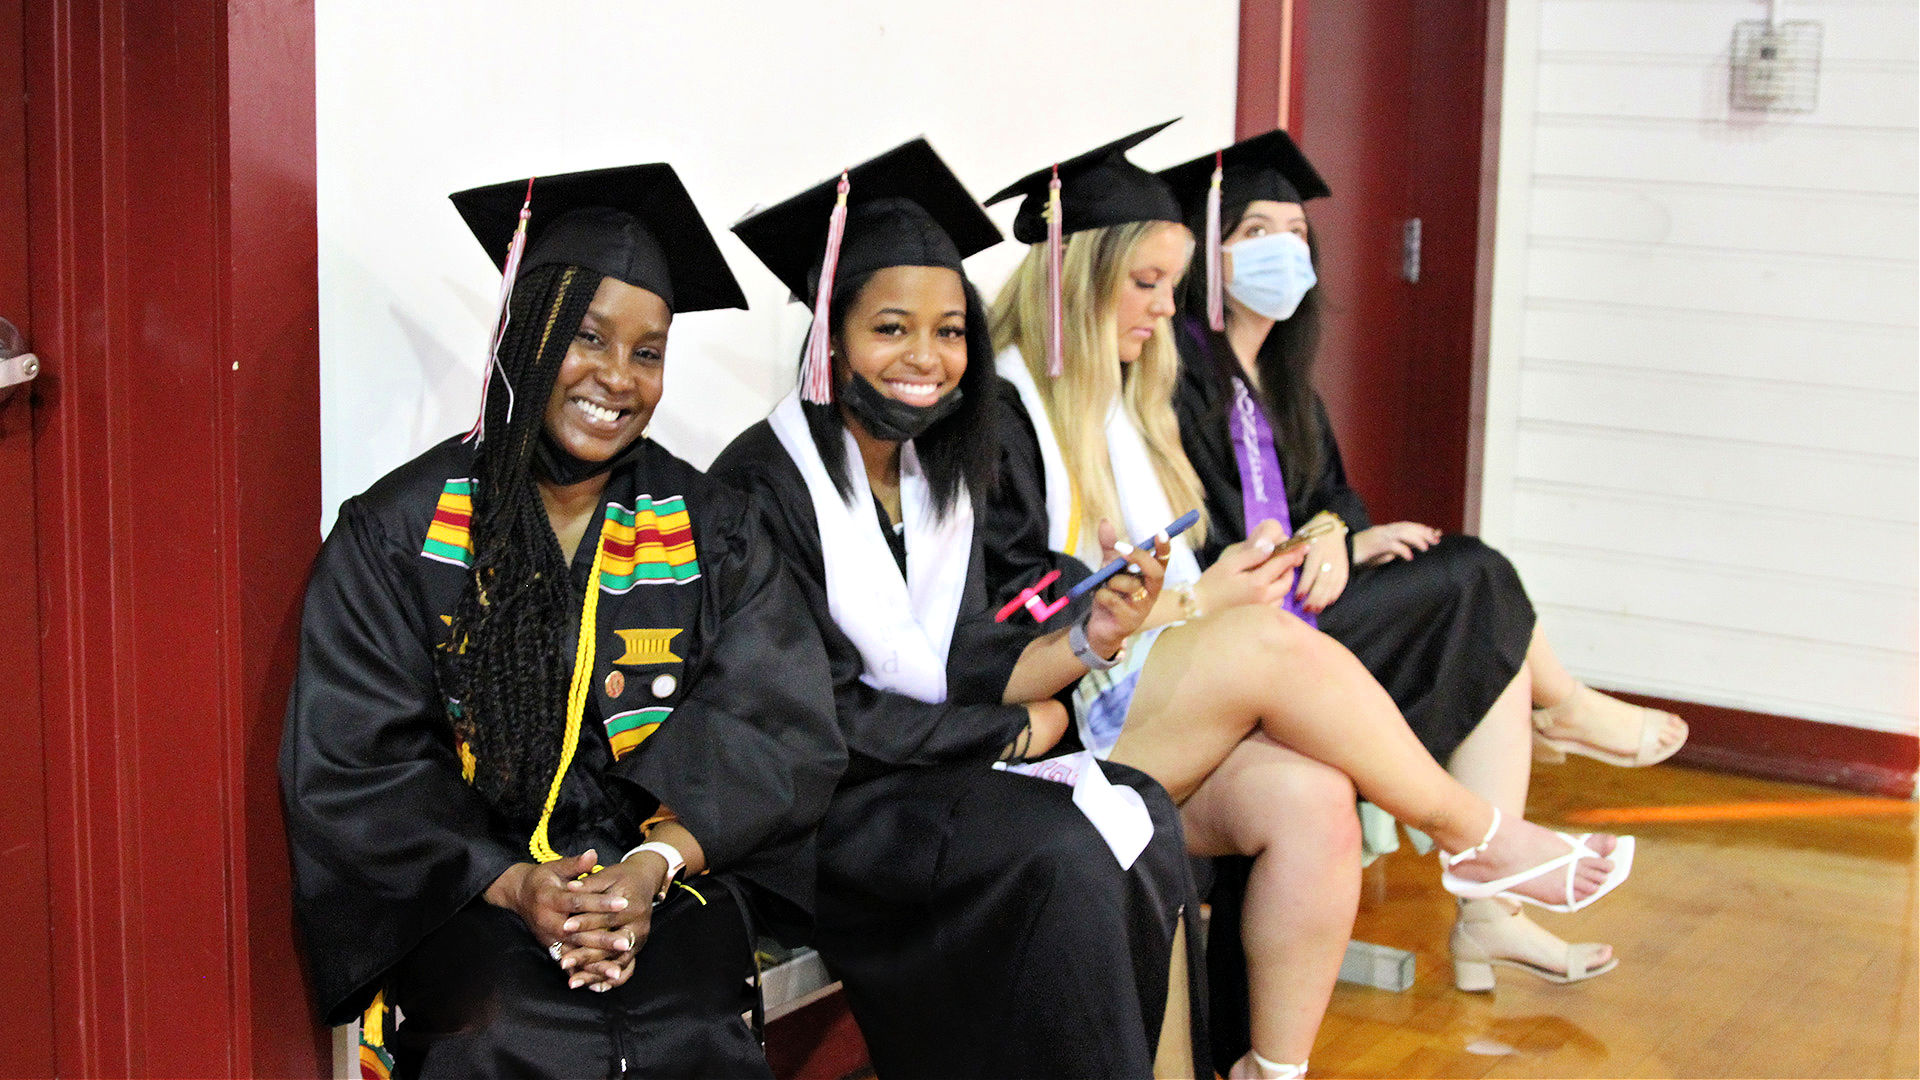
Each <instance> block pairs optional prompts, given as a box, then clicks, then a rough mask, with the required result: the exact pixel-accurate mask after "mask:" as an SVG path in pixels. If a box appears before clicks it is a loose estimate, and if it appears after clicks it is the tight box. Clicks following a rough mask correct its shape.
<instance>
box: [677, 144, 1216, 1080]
mask: <svg viewBox="0 0 1920 1080" xmlns="http://www.w3.org/2000/svg"><path fill="white" fill-rule="evenodd" d="M844 183H845V190H846V192H847V195H846V200H847V202H846V206H847V210H846V212H845V223H844V227H843V229H844V233H843V237H839V236H835V237H830V234H831V233H833V232H834V231H835V229H834V227H833V226H832V225H831V221H832V219H833V218H834V216H835V215H834V206H835V201H836V187H837V186H839V185H838V184H837V183H836V182H834V181H829V182H827V183H825V184H822V185H820V186H818V187H816V188H813V189H811V190H809V191H807V192H804V193H802V194H800V195H798V196H795V197H794V198H792V199H789V200H787V201H786V202H784V203H781V204H780V205H778V206H775V207H773V208H772V209H769V210H766V211H764V212H762V213H760V214H758V215H756V216H754V217H751V218H749V219H747V220H746V221H743V222H741V223H740V224H739V225H737V226H735V231H736V232H737V233H738V234H739V235H740V237H741V239H742V240H744V241H745V242H746V243H747V245H748V247H749V248H751V249H752V250H753V251H754V253H755V254H756V255H758V256H760V258H761V259H762V261H764V262H765V263H766V264H767V266H768V267H769V268H770V269H771V270H773V271H774V273H775V274H776V275H777V276H778V277H779V278H780V280H781V281H782V282H783V283H784V284H786V285H787V286H788V287H789V288H790V289H791V290H792V291H793V293H794V295H795V296H796V297H806V298H808V299H812V300H814V301H815V303H816V306H817V310H818V312H819V314H820V315H821V316H823V317H822V318H821V319H820V320H819V321H817V322H816V324H815V333H816V334H819V335H821V336H819V337H815V338H813V339H812V342H813V343H817V344H818V346H819V348H818V349H817V350H811V349H810V355H809V357H808V359H807V363H806V364H805V365H804V367H805V371H804V373H803V376H802V387H801V388H800V389H799V390H796V391H795V393H794V394H793V395H790V396H789V397H788V398H787V399H786V400H785V401H783V402H782V403H781V404H780V405H779V407H778V408H776V409H775V411H774V413H773V415H772V416H771V417H769V418H768V420H766V421H763V422H761V423H759V424H755V425H754V426H752V427H751V428H749V429H747V431H746V432H744V433H743V434H742V435H741V436H740V437H739V438H737V439H736V440H735V441H734V442H733V444H732V445H731V446H729V447H728V448H727V450H726V451H725V452H724V453H722V454H721V455H720V458H719V459H718V460H717V461H716V462H715V464H714V473H715V475H716V476H720V477H724V478H727V479H729V480H731V481H733V482H735V483H738V484H740V485H742V486H743V487H745V488H746V489H748V490H750V491H751V492H752V493H753V495H754V500H755V503H756V505H758V506H759V507H760V508H761V510H762V512H763V513H764V514H765V515H766V517H767V522H768V531H769V532H770V533H772V534H774V535H775V536H777V537H778V542H779V544H780V546H781V548H782V550H783V551H784V552H785V553H786V555H787V558H788V559H789V560H790V561H791V562H792V564H793V566H794V568H795V572H796V576H798V577H799V578H800V579H801V583H802V588H803V591H804V592H805V594H806V596H807V598H808V600H809V601H810V603H811V604H812V607H813V610H814V611H815V612H816V614H817V615H818V617H819V619H820V622H821V631H822V633H823V635H824V637H825V639H826V642H827V652H828V656H829V658H830V660H831V663H832V667H833V676H834V693H835V699H836V701H837V704H838V711H839V717H840V723H841V725H842V726H843V728H844V729H845V732H846V738H847V745H848V752H849V755H850V759H851V760H850V764H849V768H848V772H847V775H846V778H845V780H844V782H843V783H842V785H841V787H840V789H839V791H838V792H837V793H836V794H835V796H834V800H833V805H832V808H831V809H830V810H829V812H828V814H827V817H826V820H825V821H824V822H823V823H822V825H821V829H820V836H819V847H820V856H819V860H820V861H819V865H820V883H819V901H818V908H817V916H818V917H817V943H818V945H819V948H820V951H821V953H822V955H823V956H824V957H825V958H826V960H827V962H828V964H829V966H830V968H831V969H832V970H833V972H834V973H835V974H836V975H837V976H838V977H839V978H840V979H841V980H842V981H843V982H844V984H845V986H846V990H847V994H848V999H849V1002H850V1004H851V1006H852V1008H853V1012H854V1015H855V1017H856V1018H857V1020H858V1021H859V1023H860V1027H861V1031H862V1032H863V1034H864V1035H865V1037H866V1041H867V1045H868V1047H869V1049H870V1050H871V1052H872V1055H873V1063H874V1067H875V1070H876V1071H877V1072H878V1074H879V1075H880V1076H881V1077H883V1078H889V1077H915V1076H919V1077H1012V1076H1021V1077H1051V1076H1061V1077H1064V1076H1085V1077H1144V1076H1147V1075H1150V1074H1151V1073H1152V1072H1153V1071H1154V1065H1155V1062H1156V1050H1157V1048H1158V1050H1159V1052H1160V1054H1161V1055H1162V1056H1161V1061H1162V1062H1163V1065H1164V1067H1165V1068H1166V1069H1167V1070H1169V1071H1170V1072H1171V1073H1172V1074H1175V1075H1183V1076H1184V1075H1200V1076H1206V1075H1211V1070H1210V1069H1209V1068H1208V1066H1207V1063H1206V1061H1205V1059H1204V1058H1201V1059H1198V1060H1196V1059H1194V1058H1192V1057H1191V1056H1189V1054H1190V1049H1189V1048H1191V1047H1204V1045H1205V1040H1204V1039H1201V1038H1197V1037H1195V1035H1194V1033H1193V1031H1192V1029H1191V1027H1190V1025H1191V1024H1192V1023H1195V1022H1197V1021H1198V1019H1199V1018H1200V1017H1201V1016H1203V1015H1204V1012H1203V1010H1201V1009H1198V1008H1194V1007H1192V1006H1191V1004H1190V1002H1189V1001H1188V1000H1187V998H1186V996H1185V995H1184V994H1183V993H1181V992H1180V990H1179V989H1178V986H1179V984H1180V983H1182V982H1183V981H1184V977H1183V974H1182V975H1171V974H1170V967H1174V968H1176V969H1177V970H1178V971H1180V972H1182V973H1183V972H1184V970H1185V967H1186V961H1188V960H1189V959H1191V957H1190V956H1189V954H1188V953H1187V952H1185V951H1183V952H1182V953H1181V955H1180V960H1181V963H1179V964H1177V965H1171V964H1170V961H1171V960H1172V958H1173V954H1174V950H1175V949H1177V948H1180V949H1186V948H1192V947H1197V944H1198V942H1197V935H1196V934H1193V933H1189V932H1186V931H1183V930H1182V927H1183V926H1186V927H1193V926H1195V925H1197V924H1196V923H1195V921H1194V920H1195V917H1196V915H1197V901H1196V898H1195V897H1194V895H1193V884H1192V877H1191V874H1190V871H1189V868H1188V866H1187V861H1186V857H1185V854H1184V846H1183V842H1182V838H1181V833H1180V825H1179V819H1178V816H1177V814H1176V812H1175V810H1174V807H1173V805H1172V803H1171V802H1170V801H1169V800H1168V798H1167V795H1166V793H1165V792H1164V791H1163V790H1162V789H1161V788H1160V787H1159V785H1157V784H1155V783H1154V782H1153V781H1152V780H1151V779H1149V778H1148V777H1146V776H1145V775H1143V774H1141V773H1139V772H1138V771H1136V770H1133V769H1129V768H1126V767H1124V766H1117V765H1106V766H1102V765H1100V764H1099V763H1097V762H1093V761H1092V760H1091V758H1090V757H1087V756H1085V755H1082V756H1081V757H1079V758H1077V759H1072V758H1070V759H1067V764H1068V765H1071V766H1077V767H1078V768H1080V769H1081V770H1083V773H1082V775H1083V777H1084V779H1083V780H1082V782H1081V784H1079V785H1078V786H1069V785H1068V784H1065V783H1061V782H1057V781H1055V780H1052V779H1044V778H1039V777H1036V776H1031V775H1022V774H1020V773H1018V772H1010V771H997V770H996V769H995V768H994V767H993V766H994V764H995V762H1006V761H1014V762H1015V763H1016V764H1018V762H1019V760H1020V759H1024V758H1038V757H1041V756H1043V755H1045V754H1047V753H1048V752H1050V751H1053V750H1055V749H1056V746H1055V744H1056V743H1057V742H1058V741H1059V740H1060V739H1061V736H1062V734H1063V732H1064V731H1065V729H1066V727H1067V717H1066V713H1065V710H1064V709H1063V708H1062V707H1061V705H1060V704H1059V703H1058V702H1056V701H1053V700H1051V696H1052V695H1053V694H1055V693H1057V692H1058V691H1059V690H1060V689H1061V688H1062V687H1064V686H1066V685H1067V684H1068V683H1070V682H1071V681H1072V680H1073V679H1075V678H1076V677H1078V676H1079V675H1081V674H1084V673H1085V671H1086V667H1085V665H1084V664H1083V663H1082V662H1081V661H1080V660H1078V659H1076V657H1075V654H1074V652H1073V651H1072V648H1073V644H1072V642H1070V641H1069V640H1068V639H1069V638H1070V637H1071V636H1072V635H1073V634H1075V633H1079V632H1082V631H1084V634H1085V636H1086V638H1087V640H1088V641H1090V642H1092V643H1093V644H1092V645H1091V646H1090V647H1091V648H1095V649H1100V648H1104V649H1106V650H1107V651H1108V652H1111V650H1112V647H1113V644H1115V643H1117V642H1118V641H1119V640H1120V639H1122V638H1124V637H1125V636H1126V633H1127V631H1128V628H1129V626H1130V623H1131V622H1137V620H1138V613H1139V612H1140V611H1141V610H1144V607H1145V606H1146V605H1149V604H1150V603H1151V599H1152V594H1153V591H1155V590H1156V589H1157V577H1151V580H1149V576H1151V575H1154V574H1155V573H1157V564H1153V565H1152V566H1150V567H1146V568H1143V570H1142V574H1143V575H1147V576H1143V577H1135V576H1134V575H1131V574H1123V575H1121V576H1119V577H1117V578H1115V579H1114V580H1113V581H1112V582H1110V583H1109V584H1108V585H1107V586H1105V587H1103V588H1102V589H1101V590H1100V591H1099V592H1098V593H1096V594H1095V599H1093V600H1092V601H1091V602H1090V603H1089V602H1083V603H1081V604H1077V605H1073V606H1070V607H1067V608H1065V609H1064V610H1062V611H1059V612H1056V613H1054V614H1053V615H1052V617H1051V618H1050V619H1048V620H1047V622H1046V624H1045V625H1044V626H1036V625H1035V623H1034V621H1033V619H1032V618H1030V617H1029V615H1028V613H1027V612H1026V611H1019V612H1017V617H1016V618H1014V619H1009V620H1007V621H1004V622H996V621H995V619H994V614H995V612H996V609H997V608H999V607H1000V606H1001V605H1002V604H1003V603H1004V602H1006V601H1007V600H1009V599H1012V598H1015V597H1017V594H1018V593H1019V592H1020V590H1022V589H1023V588H1025V587H1026V586H1029V585H1032V584H1034V583H1035V581H1036V580H1037V579H1038V578H1039V577H1040V576H1041V574H1042V572H1043V571H1048V570H1058V571H1060V572H1061V573H1062V574H1063V575H1064V577H1063V578H1062V579H1061V580H1059V581H1058V582H1057V584H1056V585H1055V586H1054V587H1053V588H1051V589H1049V590H1047V593H1046V595H1047V596H1053V595H1057V594H1058V593H1059V592H1060V591H1061V590H1062V589H1063V588H1064V587H1065V586H1067V585H1070V584H1071V583H1073V582H1075V581H1078V580H1079V579H1080V578H1082V577H1083V576H1085V574H1086V573H1087V570H1086V569H1085V567H1083V566H1082V565H1081V564H1079V563H1078V562H1077V561H1075V560H1073V559H1071V558H1060V559H1057V560H1056V559H1054V558H1053V557H1052V556H1051V555H1050V554H1049V553H1048V552H1047V550H1046V548H1045V545H1044V539H1043V538H1042V537H1041V536H1040V535H1039V534H1038V533H1036V534H1034V535H1033V537H1032V538H1031V539H1032V543H1031V544H1029V545H1028V546H1027V547H1026V548H1025V549H1024V550H1023V551H1022V556H1023V558H1022V559H1017V560H1016V559H1000V560H989V558H988V557H987V555H986V553H985V552H984V551H983V550H982V546H981V537H980V533H979V529H978V528H977V527H976V523H977V522H978V521H979V520H980V519H981V517H983V516H984V510H983V508H982V503H983V501H984V500H985V499H987V498H988V497H990V496H991V494H992V492H993V489H994V487H995V484H996V475H997V473H998V472H999V470H1000V467H1001V463H1000V461H999V457H1000V455H1001V453H1002V450H1001V447H1000V445H999V442H998V440H997V439H996V438H995V435H994V432H995V429H996V426H997V425H998V424H999V423H1000V422H1001V419H1002V416H1003V414H1004V413H1005V412H1006V409H1007V403H1006V394H1007V391H1006V389H1005V388H1004V387H1003V386H1002V385H1001V384H1000V383H999V380H998V379H997V378H996V377H995V375H994V372H993V365H992V362H991V356H990V353H989V351H988V348H987V331H986V323H985V315H984V311H983V308H982V305H981V303H980V299H979V297H978V295H977V294H976V293H975V291H974V289H973V287H972V286H971V285H970V284H968V283H967V281H966V278H965V276H964V271H963V269H962V266H961V258H962V256H964V255H968V254H971V253H973V252H975V251H978V250H980V249H982V248H985V247H987V246H989V245H991V244H993V243H996V242H997V241H998V240H999V239H1000V237H999V233H998V230H996V229H995V228H994V226H993V224H992V222H991V221H990V220H988V219H987V217H986V215H985V214H984V213H983V212H982V211H981V210H980V208H979V206H978V205H977V204H976V203H975V202H974V200H973V198H972V197H971V196H970V195H968V193H967V191H966V189H965V188H964V187H963V186H962V185H961V184H960V182H959V180H958V179H957V178H956V177H954V176H953V174H952V173H951V172H950V171H949V170H948V169H947V167H946V166H945V165H944V164H943V163H942V162H941V161H940V159H939V157H938V156H937V155H936V154H935V153H934V152H933V150H932V148H931V147H929V146H928V145H927V143H926V142H925V141H924V140H915V141H913V142H910V143H907V144H905V145H903V146H901V147H898V148H896V149H894V150H892V151H889V152H888V153H886V154H883V155H881V156H880V157H878V158H875V159H873V160H871V161H869V162H866V163H865V164H862V165H860V166H857V167H855V168H853V169H851V170H849V172H848V174H847V175H846V178H845V181H844ZM823 266H824V267H825V269H824V270H823ZM823 277H824V278H825V281H824V282H823V280H822V279H823ZM1110 539H1111V538H1110ZM1143 561H1146V562H1149V563H1151V560H1143ZM1016 563H1018V564H1019V565H1017V566H1016ZM1069 626H1071V627H1072V628H1073V629H1072V630H1068V629H1064V628H1066V627H1069ZM1088 774H1090V775H1088ZM1076 793H1078V797H1080V798H1085V799H1094V800H1097V801H1098V802H1099V803H1100V804H1103V805H1104V804H1108V803H1113V802H1116V801H1117V802H1119V803H1120V804H1122V807H1123V810H1122V812H1120V813H1119V817H1120V818H1121V819H1122V821H1123V822H1126V823H1131V826H1132V827H1134V828H1137V829H1139V830H1142V831H1141V832H1139V833H1138V834H1137V835H1136V836H1135V840H1136V841H1137V842H1138V843H1142V844H1144V848H1138V849H1131V850H1126V851H1125V852H1124V854H1125V856H1126V861H1125V863H1124V864H1123V862H1122V860H1121V854H1122V852H1117V851H1116V850H1115V849H1114V848H1113V847H1110V845H1109V841H1108V840H1107V839H1105V838H1103V833H1102V832H1101V831H1100V830H1099V829H1098V828H1097V827H1096V826H1095V825H1094V824H1093V822H1092V820H1091V818H1090V817H1089V815H1088V814H1086V813H1083V812H1082V810H1081V809H1080V808H1079V807H1078V806H1077V805H1076V797H1077V796H1076ZM1128 804H1130V806H1129V805H1128ZM1108 812H1110V813H1111V812H1113V811H1111V809H1109V811H1108ZM1149 828H1150V834H1151V835H1150V838H1148V837H1147V835H1146V832H1145V830H1148V829H1149ZM1116 835H1118V834H1116ZM1123 840H1124V837H1122V838H1121V839H1120V840H1116V841H1114V842H1115V843H1121V842H1122V841H1123ZM1183 939H1184V940H1183ZM1170 983H1172V984H1173V985H1174V986H1175V987H1176V989H1175V990H1174V992H1173V993H1172V994H1171V995H1170V993H1169V985H1170Z"/></svg>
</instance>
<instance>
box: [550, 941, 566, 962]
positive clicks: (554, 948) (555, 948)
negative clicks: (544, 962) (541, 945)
mask: <svg viewBox="0 0 1920 1080" xmlns="http://www.w3.org/2000/svg"><path fill="white" fill-rule="evenodd" d="M562 951H563V950H562V949H561V948H560V943H559V942H557V941H556V942H554V943H553V944H551V945H549V946H547V955H548V956H551V957H553V962H554V963H556V964H557V963H559V962H560V953H561V952H562Z"/></svg>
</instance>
